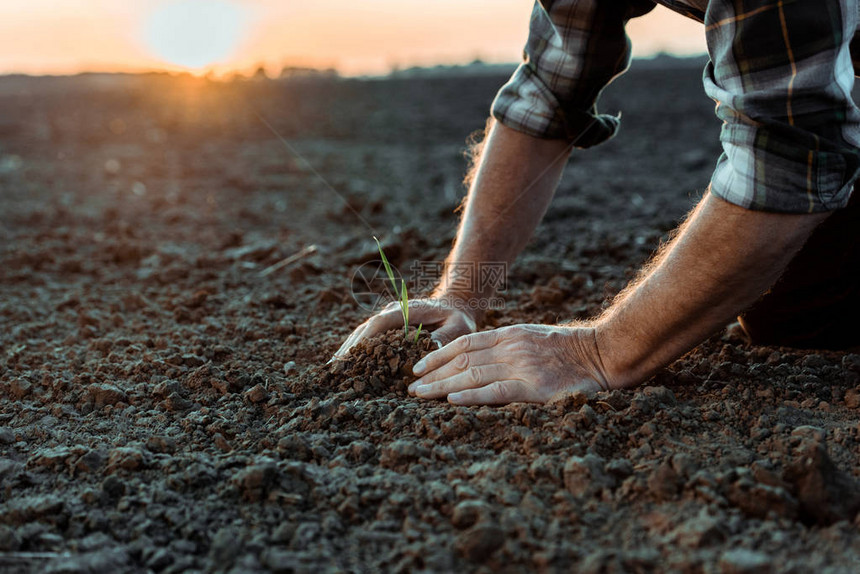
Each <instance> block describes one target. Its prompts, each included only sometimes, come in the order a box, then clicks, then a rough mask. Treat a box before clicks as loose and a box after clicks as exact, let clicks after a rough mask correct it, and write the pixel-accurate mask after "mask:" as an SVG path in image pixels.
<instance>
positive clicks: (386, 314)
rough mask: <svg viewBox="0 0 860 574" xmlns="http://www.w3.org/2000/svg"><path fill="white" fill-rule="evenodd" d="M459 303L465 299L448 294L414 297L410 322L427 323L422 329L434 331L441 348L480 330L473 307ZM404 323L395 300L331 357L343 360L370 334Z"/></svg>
mask: <svg viewBox="0 0 860 574" xmlns="http://www.w3.org/2000/svg"><path fill="white" fill-rule="evenodd" d="M458 303H463V302H462V301H457V300H455V299H453V298H450V297H444V296H441V297H433V298H429V299H414V300H411V301H409V324H410V325H414V326H416V327H417V326H418V325H423V327H422V330H428V331H432V332H431V333H430V338H431V339H433V341H435V342H436V344H437V345H438V346H440V347H441V346H443V345H446V344H448V343H450V342H451V341H453V340H454V339H456V338H457V337H459V336H460V335H465V334H467V333H474V332H475V330H476V329H477V320H476V319H477V315H476V314H475V312H474V311H471V310H469V309H468V306H467V305H466V304H458ZM402 326H403V315H402V314H401V312H400V305H399V304H398V303H397V302H396V301H393V302H391V303H389V304H388V305H386V306H385V308H384V309H383V310H382V311H381V312H380V313H378V314H376V315H374V316H373V317H371V318H370V319H368V320H367V321H365V322H364V323H362V324H361V325H359V326H358V327H357V328H356V329H355V331H353V332H352V334H351V335H350V336H349V337H347V339H346V341H344V343H343V345H341V346H340V349H338V350H337V352H336V353H335V354H334V356H333V357H332V358H331V360H332V361H334V360H339V359H343V358H344V357H346V355H347V354H348V353H349V351H350V349H352V348H353V347H354V346H355V345H357V344H358V343H359V342H361V341H363V340H365V339H367V338H369V337H372V336H374V335H378V334H379V333H384V332H385V331H388V330H389V329H396V328H397V327H402Z"/></svg>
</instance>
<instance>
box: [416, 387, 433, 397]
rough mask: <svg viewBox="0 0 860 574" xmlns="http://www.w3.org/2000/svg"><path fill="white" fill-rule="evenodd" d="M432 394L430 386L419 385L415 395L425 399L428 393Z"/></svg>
mask: <svg viewBox="0 0 860 574" xmlns="http://www.w3.org/2000/svg"><path fill="white" fill-rule="evenodd" d="M429 392H430V385H418V386H417V387H415V394H416V395H417V396H419V397H423V396H424V395H426V394H427V393H429Z"/></svg>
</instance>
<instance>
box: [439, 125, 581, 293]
mask: <svg viewBox="0 0 860 574" xmlns="http://www.w3.org/2000/svg"><path fill="white" fill-rule="evenodd" d="M569 153H570V146H569V145H568V143H567V142H566V141H563V140H543V139H538V138H534V137H531V136H527V135H525V134H522V133H520V132H517V131H515V130H512V129H510V128H506V127H505V126H503V125H501V124H498V123H494V124H493V125H492V127H491V129H490V131H489V134H488V135H487V138H486V140H485V141H484V145H483V149H482V151H481V153H480V157H479V158H478V160H477V162H476V166H475V169H476V172H475V174H474V176H473V177H472V178H471V186H470V189H469V193H468V196H467V198H466V201H465V204H464V208H463V217H462V219H461V221H460V227H459V229H458V231H457V239H456V241H455V243H454V246H453V248H452V250H451V253H450V255H449V256H448V259H447V262H448V263H449V265H447V269H448V270H449V271H450V270H453V269H454V268H455V267H454V266H452V265H450V264H451V263H457V264H462V263H475V264H477V263H479V262H505V263H511V262H512V261H513V260H514V259H515V258H516V256H517V255H518V254H519V253H520V251H522V249H523V248H524V247H525V245H526V243H527V242H528V240H529V238H530V237H531V235H532V233H533V232H534V229H535V227H536V226H537V224H538V223H539V222H540V220H541V218H542V217H543V214H544V212H546V209H547V206H548V205H549V203H550V200H551V199H552V196H553V193H554V192H555V188H556V186H557V185H558V181H559V179H560V178H561V174H562V171H563V169H564V165H565V163H566V161H567V158H568V155H569ZM475 279H477V278H475ZM472 283H473V285H472V286H473V289H469V288H464V287H463V286H460V285H458V283H457V281H456V280H455V276H454V275H453V274H452V273H446V275H445V277H444V279H443V280H442V282H441V283H440V285H439V287H438V288H437V290H436V293H437V294H453V295H455V296H458V297H461V298H482V297H488V296H491V295H492V293H491V292H489V289H487V288H486V286H482V285H480V283H479V282H478V281H477V280H474V281H472Z"/></svg>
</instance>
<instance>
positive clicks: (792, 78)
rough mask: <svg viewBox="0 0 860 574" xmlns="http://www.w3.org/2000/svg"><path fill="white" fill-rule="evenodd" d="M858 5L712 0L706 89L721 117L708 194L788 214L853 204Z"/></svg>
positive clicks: (859, 161) (859, 124) (838, 0)
mask: <svg viewBox="0 0 860 574" xmlns="http://www.w3.org/2000/svg"><path fill="white" fill-rule="evenodd" d="M736 6H737V7H743V12H737V11H736V10H735V7H736ZM856 6H857V5H856V2H854V1H853V0H818V1H816V2H771V1H769V0H768V1H765V0H747V1H744V2H737V1H733V0H716V1H714V0H712V1H711V2H710V3H709V5H708V11H707V13H706V17H705V29H706V36H707V40H708V51H709V53H710V56H711V62H710V63H709V64H708V66H707V67H706V68H705V73H704V84H705V91H706V92H707V94H708V95H709V96H710V97H711V98H712V99H714V100H715V101H716V102H717V109H716V113H717V116H718V117H719V118H720V119H722V120H723V127H722V132H721V134H720V140H721V143H722V146H723V154H722V155H721V156H720V159H719V160H718V162H717V166H716V169H715V170H714V174H713V177H712V180H711V192H712V193H714V194H715V195H717V196H718V197H721V198H722V199H725V200H726V201H729V202H730V203H733V204H736V205H739V206H742V207H745V208H748V209H753V210H760V211H771V212H783V213H816V212H825V211H832V210H834V209H838V208H841V207H844V206H845V205H846V204H847V203H848V199H849V197H850V195H851V191H852V189H853V186H854V182H855V180H856V179H857V177H858V168H860V153H858V147H860V145H858V144H860V113H858V109H857V106H856V105H855V104H854V102H853V100H852V98H851V90H852V88H853V85H854V69H853V65H852V58H851V50H850V43H851V40H852V37H853V36H854V31H855V29H856V27H857V23H858V22H857V18H858V15H857V7H856Z"/></svg>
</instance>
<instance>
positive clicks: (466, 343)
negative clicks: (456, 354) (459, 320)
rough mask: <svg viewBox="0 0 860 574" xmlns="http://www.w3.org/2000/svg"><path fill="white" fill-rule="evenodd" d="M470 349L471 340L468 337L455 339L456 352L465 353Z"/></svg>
mask: <svg viewBox="0 0 860 574" xmlns="http://www.w3.org/2000/svg"><path fill="white" fill-rule="evenodd" d="M471 348H472V338H471V337H469V336H468V335H466V336H463V337H460V338H459V339H457V350H458V351H460V352H461V353H465V352H466V351H469V350H470V349H471Z"/></svg>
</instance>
